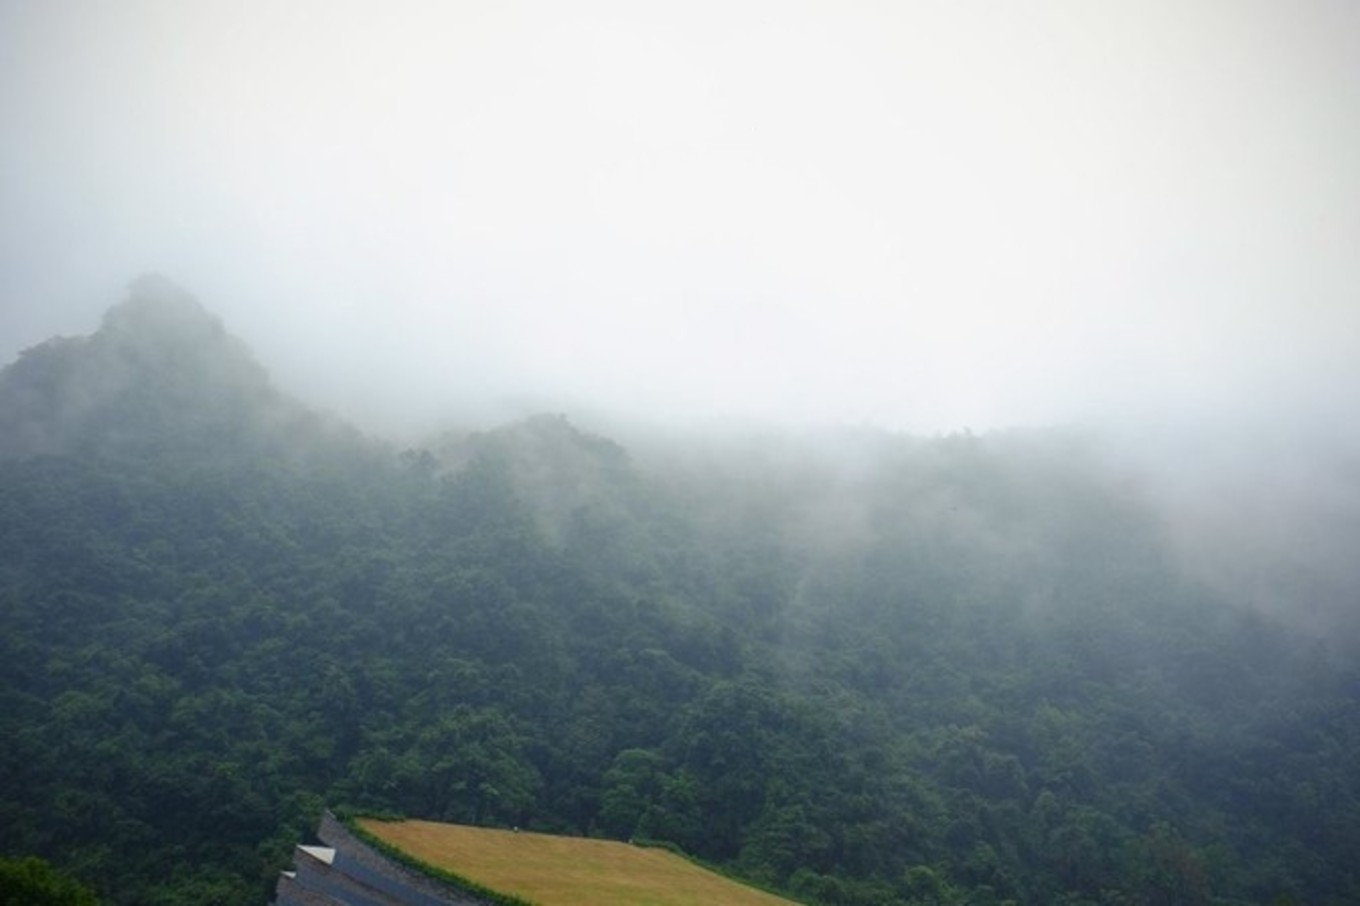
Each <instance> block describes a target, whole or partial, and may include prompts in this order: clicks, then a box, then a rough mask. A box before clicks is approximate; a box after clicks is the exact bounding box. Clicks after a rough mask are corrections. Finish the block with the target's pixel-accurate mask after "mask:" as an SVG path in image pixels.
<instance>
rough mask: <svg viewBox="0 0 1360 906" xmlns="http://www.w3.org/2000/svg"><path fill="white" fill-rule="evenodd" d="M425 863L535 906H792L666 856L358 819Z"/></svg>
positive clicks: (584, 842) (600, 844)
mask: <svg viewBox="0 0 1360 906" xmlns="http://www.w3.org/2000/svg"><path fill="white" fill-rule="evenodd" d="M359 825H360V826H361V827H362V828H363V829H364V830H366V831H368V832H369V833H371V834H373V835H374V836H376V837H378V838H379V839H381V840H384V841H386V842H387V843H390V844H392V845H393V846H396V847H399V848H400V849H402V850H404V851H405V852H406V853H408V854H409V855H412V856H414V857H416V858H417V859H420V860H421V861H422V862H426V863H428V864H430V865H434V866H436V867H438V868H442V869H444V870H445V871H450V872H453V873H454V874H457V875H459V876H461V877H464V878H467V879H468V880H470V881H475V882H476V883H478V884H481V885H482V886H484V887H487V888H490V889H491V890H498V891H500V892H501V893H508V894H514V895H515V896H519V897H523V898H524V899H526V900H530V901H532V902H534V903H536V904H538V906H790V904H791V901H790V900H785V899H781V898H780V897H777V896H774V895H773V894H768V893H764V892H762V891H759V890H755V889H754V888H751V887H745V886H743V885H741V884H738V883H737V882H736V881H731V880H728V879H727V878H724V877H722V876H721V875H717V874H714V873H713V872H710V871H706V870H704V869H702V868H700V867H699V866H697V865H693V864H691V863H689V862H687V861H685V860H684V859H682V858H680V857H679V856H676V855H674V854H672V853H669V852H666V851H664V850H660V849H647V848H643V847H638V846H632V845H630V844H627V843H616V842H613V841H610V840H588V839H583V838H579V837H554V836H549V835H547V834H531V833H525V832H519V833H516V832H514V831H506V830H492V829H489V828H478V827H463V826H460V825H456V824H437V823H435V822H433V821H377V820H374V819H370V818H363V819H360V820H359Z"/></svg>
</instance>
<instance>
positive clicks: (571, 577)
mask: <svg viewBox="0 0 1360 906" xmlns="http://www.w3.org/2000/svg"><path fill="white" fill-rule="evenodd" d="M0 454H3V456H0V776H3V777H4V778H5V782H4V784H3V787H0V855H6V856H13V857H23V856H30V855H32V856H40V857H42V858H45V859H48V860H50V861H51V862H53V863H54V864H55V865H56V866H57V867H58V868H59V869H60V870H61V871H63V872H64V873H67V874H69V875H72V876H74V877H76V878H79V879H80V880H81V881H82V882H84V883H86V884H88V885H90V886H91V887H93V888H94V889H95V890H96V891H97V893H98V894H99V896H100V897H101V900H102V901H103V902H106V903H114V904H119V903H125V904H134V903H136V904H149V906H157V904H211V903H224V904H227V903H229V904H238V903H252V902H253V903H263V902H266V901H267V899H268V897H269V892H270V890H271V889H272V884H273V878H274V876H275V874H276V872H277V871H278V870H279V869H280V868H282V867H284V866H285V865H286V864H287V862H288V861H289V858H290V850H291V847H292V845H293V844H294V843H296V842H298V841H300V840H302V839H304V838H305V837H306V836H307V834H308V831H309V829H310V828H311V827H312V826H313V824H314V822H315V820H316V818H317V815H318V814H319V811H320V809H321V808H322V807H323V804H330V805H347V806H351V807H354V808H358V809H367V810H386V811H391V812H397V813H403V814H407V815H410V816H413V817H422V818H431V819H437V820H445V821H453V822H463V823H471V824H480V825H493V826H495V825H500V826H509V825H517V826H520V827H523V828H526V829H528V828H532V829H539V830H545V831H559V832H568V833H573V834H583V835H598V836H607V837H613V838H618V839H625V838H628V837H637V838H647V839H651V840H660V841H669V842H671V843H673V844H676V845H678V846H679V847H681V848H683V849H684V850H685V851H686V852H689V853H691V854H693V855H695V856H697V857H699V858H702V859H704V860H707V861H710V862H712V863H715V864H719V865H722V866H725V867H726V868H728V869H729V870H732V871H734V872H737V873H740V874H742V875H743V876H746V877H749V878H751V879H753V880H755V881H757V882H761V883H764V884H766V885H770V886H773V887H776V888H778V889H782V890H785V891H788V892H789V893H790V895H792V896H794V897H796V898H799V899H802V900H805V901H808V902H811V903H818V904H828V906H857V904H866V906H867V904H885V906H888V904H894V906H901V904H918V903H919V904H925V903H965V902H966V903H979V904H986V903H1002V902H1006V901H1013V902H1017V903H1035V904H1038V903H1066V904H1091V903H1118V904H1178V903H1187V904H1195V903H1220V904H1226V903H1262V902H1272V901H1275V902H1282V903H1284V902H1296V903H1310V904H1311V903H1323V904H1325V903H1336V904H1340V903H1353V902H1360V872H1358V871H1357V867H1356V865H1357V863H1356V861H1355V858H1354V855H1355V853H1356V852H1360V801H1358V797H1360V710H1358V709H1357V689H1360V686H1357V681H1358V680H1360V676H1357V670H1356V667H1355V666H1354V665H1355V663H1356V662H1355V660H1354V659H1353V657H1352V655H1353V653H1354V652H1353V647H1352V646H1350V645H1349V643H1348V639H1347V638H1346V637H1344V636H1341V637H1337V636H1334V637H1333V638H1332V639H1330V640H1329V641H1328V643H1327V644H1323V643H1321V642H1319V641H1317V640H1316V639H1314V638H1311V637H1306V636H1303V635H1300V634H1298V633H1296V632H1295V631H1293V630H1291V629H1290V628H1289V625H1288V624H1287V623H1286V622H1284V621H1279V620H1274V619H1271V618H1267V617H1265V616H1262V615H1261V614H1259V613H1258V612H1256V611H1254V610H1252V609H1251V608H1249V607H1245V606H1240V605H1239V604H1238V603H1236V602H1234V601H1231V600H1227V599H1226V598H1225V596H1224V595H1222V594H1219V593H1215V592H1213V591H1211V590H1209V589H1208V588H1207V587H1205V586H1204V585H1203V584H1201V583H1199V582H1197V581H1195V580H1194V579H1192V578H1191V577H1190V576H1189V575H1188V574H1187V573H1186V572H1185V571H1184V570H1183V569H1182V568H1181V566H1180V564H1179V561H1178V559H1177V556H1176V553H1175V551H1174V549H1173V548H1172V546H1171V545H1170V544H1169V542H1168V541H1167V538H1166V533H1165V531H1164V530H1163V527H1162V525H1161V524H1160V522H1159V520H1158V518H1157V515H1156V512H1155V510H1154V509H1152V508H1151V507H1150V506H1149V505H1148V504H1147V502H1146V501H1145V499H1144V498H1143V496H1142V495H1141V494H1140V492H1139V490H1138V487H1137V485H1136V484H1130V483H1128V482H1125V481H1122V480H1121V479H1120V477H1119V476H1118V475H1116V474H1115V473H1114V472H1113V471H1112V470H1111V468H1110V467H1108V466H1107V465H1106V464H1105V463H1104V461H1103V460H1102V459H1101V458H1100V457H1099V456H1097V455H1095V454H1094V453H1093V452H1092V451H1091V449H1090V448H1089V446H1088V445H1086V444H1085V443H1083V442H1082V441H1081V440H1080V439H1079V438H1073V437H1070V436H1065V435H1061V434H1056V433H1037V434H1015V435H998V436H986V437H973V436H967V435H965V436H956V437H949V438H942V439H934V440H921V439H911V438H904V437H898V436H890V435H881V434H875V433H872V432H868V433H863V434H860V435H856V436H850V437H845V438H841V439H840V440H839V441H838V446H837V447H836V449H834V450H827V449H825V448H824V447H823V448H814V447H812V446H809V445H807V444H803V443H799V442H793V441H779V440H766V441H752V442H750V443H749V444H747V445H745V446H742V447H732V446H728V447H710V448H709V449H708V451H707V452H706V453H698V452H695V453H693V454H692V455H683V456H682V455H678V454H673V455H668V456H660V455H650V454H649V455H647V456H641V455H639V456H638V457H637V458H634V457H633V456H630V455H629V453H628V452H627V451H625V450H624V449H623V448H622V447H620V446H619V445H617V444H615V443H613V442H611V441H609V440H606V439H603V438H600V437H595V436H591V435H589V434H586V433H583V432H581V431H578V430H576V429H574V428H573V427H572V426H571V425H570V424H568V423H567V422H565V421H564V420H562V419H560V418H551V417H549V418H538V419H531V420H529V421H527V422H524V423H521V424H517V425H513V426H509V427H507V428H504V429H501V430H498V431H493V432H489V433H485V434H480V435H472V436H467V437H458V438H445V439H443V440H442V441H440V442H438V443H432V444H431V445H429V447H428V449H421V450H413V451H407V452H405V453H400V454H399V453H395V452H389V451H387V450H386V449H384V448H383V447H381V446H379V445H377V444H373V443H371V442H369V441H366V440H364V439H362V438H361V437H359V436H358V435H357V434H355V433H354V432H351V431H348V430H346V429H343V428H341V427H336V426H334V425H331V424H328V423H327V422H325V421H324V420H322V419H318V418H316V417H314V416H311V415H309V414H308V413H306V412H305V411H304V410H302V409H301V407H299V406H296V405H295V404H293V403H290V402H289V401H287V400H286V399H284V398H282V397H280V396H278V395H277V394H276V393H275V392H274V391H273V390H272V388H270V387H269V385H268V382H267V380H265V379H264V377H263V373H262V372H260V371H259V369H258V368H257V367H256V366H255V365H254V364H253V362H251V361H250V359H249V356H248V355H247V354H246V353H245V352H244V351H243V350H241V349H240V348H239V347H238V346H237V344H235V343H234V341H231V340H230V338H229V337H227V336H225V335H224V334H223V333H222V332H221V330H220V328H219V327H217V326H216V325H215V324H214V322H212V320H211V319H210V318H207V316H206V315H203V313H202V312H201V311H198V310H197V309H196V308H195V307H194V306H193V305H192V303H189V302H187V301H184V300H178V299H177V298H175V297H174V295H173V293H169V292H168V291H166V290H165V289H164V288H157V287H151V288H146V287H143V288H142V295H141V296H140V297H138V298H134V300H133V301H132V302H130V303H127V304H125V305H124V306H122V307H120V308H119V309H116V310H115V311H114V312H112V313H111V315H110V318H109V320H108V322H107V324H106V327H105V329H104V330H102V331H101V332H100V333H99V334H98V335H96V336H94V337H92V338H89V339H86V340H78V341H63V342H61V343H56V344H52V345H48V346H44V347H40V348H39V349H37V350H34V351H31V352H30V353H28V354H26V355H25V356H24V357H23V358H21V359H20V360H19V361H18V362H17V363H15V364H14V365H12V366H11V367H10V368H9V369H8V370H7V371H6V372H5V373H4V376H3V379H2V380H0ZM1299 587H1301V588H1306V583H1300V584H1299Z"/></svg>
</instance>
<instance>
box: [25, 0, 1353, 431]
mask: <svg viewBox="0 0 1360 906" xmlns="http://www.w3.org/2000/svg"><path fill="white" fill-rule="evenodd" d="M0 130H3V133H2V134H0V359H3V361H9V360H10V359H12V358H13V356H14V355H15V353H16V352H17V351H18V350H19V349H22V348H24V347H26V346H29V345H32V344H34V343H36V342H38V341H40V340H42V339H45V338H46V337H47V336H50V335H52V334H54V333H86V332H89V331H91V330H93V329H94V328H95V326H96V325H97V323H98V316H99V313H100V312H101V311H102V310H103V309H104V308H105V307H107V306H108V305H109V304H111V303H112V302H115V301H117V300H118V299H119V298H121V297H122V295H123V294H124V288H125V286H126V285H127V283H128V282H129V281H130V280H131V279H132V278H133V277H134V276H136V275H137V274H139V273H141V272H144V271H160V272H163V273H165V274H167V275H168V276H170V277H172V278H173V279H175V280H177V281H178V282H180V283H182V284H183V285H185V286H186V287H188V288H189V289H190V290H192V291H193V292H194V293H195V294H197V295H198V296H199V298H200V299H201V300H202V301H203V302H204V304H205V305H207V306H208V307H209V308H211V309H212V310H214V311H216V312H217V313H218V314H220V315H221V316H222V317H223V318H224V320H225V321H226V322H227V324H228V326H229V327H230V328H231V329H232V330H233V331H234V332H236V333H237V334H239V335H240V336H242V337H243V338H245V339H246V340H247V341H248V342H249V343H250V344H251V345H252V346H253V347H254V348H255V349H256V351H257V353H258V355H259V357H260V358H261V360H262V361H263V362H264V363H265V364H266V365H267V366H268V367H269V368H270V369H271V371H273V372H274V374H275V376H276V378H277V379H278V381H279V382H280V383H281V384H283V385H284V386H285V388H286V389H289V390H291V391H292V392H294V393H296V394H297V395H300V396H302V397H303V398H304V399H307V400H308V401H311V402H314V403H318V404H321V405H325V406H328V407H330V408H333V409H336V410H338V411H340V412H343V413H346V414H351V415H356V416H359V417H362V418H365V419H368V420H369V421H370V423H373V420H374V419H377V420H378V421H380V422H382V423H385V424H389V425H399V424H410V423H411V421H412V420H413V419H414V420H417V421H419V420H428V421H433V420H435V419H436V418H437V417H438V416H440V415H441V414H445V413H447V412H449V411H452V410H454V409H457V410H459V411H460V412H461V413H462V414H463V416H464V417H473V418H479V419H485V418H491V417H495V416H497V415H500V414H502V413H505V412H508V411H510V410H506V409H502V408H501V407H503V406H507V405H508V406H510V407H511V409H513V408H514V407H516V406H526V405H527V406H529V407H531V408H538V407H542V406H549V407H554V408H563V409H567V410H571V409H572V408H573V407H576V406H580V405H589V406H592V407H598V408H604V409H617V410H622V411H625V412H632V413H638V412H651V413H653V414H657V413H660V414H662V415H663V416H665V417H678V418H681V419H689V420H693V419H699V420H703V419H707V418H711V417H718V418H725V417H732V416H746V415H759V416H762V417H764V418H767V419H775V420H793V421H805V420H812V421H818V422H828V421H830V422H851V423H856V422H861V421H871V422H877V423H882V424H886V425H889V426H895V427H906V428H911V429H917V430H929V431H934V430H949V429H953V428H957V427H962V426H970V427H973V428H975V429H978V428H986V427H989V426H995V425H1002V424H1012V423H1034V422H1048V421H1053V420H1064V419H1071V418H1085V417H1089V416H1090V415H1091V414H1092V412H1095V411H1106V412H1109V411H1117V412H1130V413H1132V412H1137V413H1139V414H1142V415H1148V414H1155V413H1160V412H1165V413H1168V414H1170V415H1174V416H1176V417H1179V418H1186V417H1190V418H1198V417H1220V416H1222V415H1223V414H1224V413H1231V412H1234V411H1238V410H1242V409H1244V408H1251V407H1255V406H1257V405H1259V404H1262V403H1265V404H1268V407H1270V408H1272V409H1274V410H1277V411H1290V412H1299V411H1304V412H1309V413H1310V414H1312V415H1316V416H1317V417H1320V418H1332V419H1351V420H1354V417H1353V416H1351V415H1350V413H1351V411H1352V410H1354V409H1355V407H1356V405H1357V402H1356V401H1357V400H1360V4H1357V3H1354V2H1351V0H1336V2H1321V0H1287V2H1286V0H1271V2H1251V0H1222V2H1218V0H1198V2H1197V0H1167V2H1158V0H1138V2H1093V0H1072V2H1056V0H1037V2H1027V3H1004V2H976V3H974V2H967V0H963V2H960V0H948V2H945V0H940V2H928V3H911V2H881V3H880V2H855V0H837V2H824V3H821V2H793V0H782V2H769V3H765V2H755V0H723V2H714V3H708V2H696V0H686V2H684V3H666V4H662V3H646V2H619V3H603V2H591V0H585V2H556V3H555V2H543V3H517V2H507V0H495V2H485V3H458V2H446V3H428V4H420V3H398V2H390V0H388V2H382V3H377V2H374V3H369V4H359V3H341V2H335V0H326V2H316V3H301V2H297V3H286V2H279V0H270V2H242V0H234V2H230V3H215V2H204V0H195V2H178V0H166V2H150V0H118V2H100V3H95V2H62V0H44V2H38V0H0Z"/></svg>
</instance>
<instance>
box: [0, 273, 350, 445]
mask: <svg viewBox="0 0 1360 906" xmlns="http://www.w3.org/2000/svg"><path fill="white" fill-rule="evenodd" d="M337 429H338V426H337V425H335V424H333V423H332V424H329V425H327V424H323V420H322V419H321V418H319V417H318V416H316V415H315V414H313V413H311V412H309V411H308V410H307V409H306V408H304V407H303V406H302V405H301V404H299V403H297V402H295V401H294V400H292V399H290V398H289V397H287V396H285V395H284V394H282V393H280V392H279V391H278V390H277V389H276V388H275V387H274V386H273V384H272V383H271V381H270V378H269V374H268V373H267V372H266V370H265V369H264V368H263V367H262V366H261V365H260V364H259V363H258V362H257V361H256V360H255V358H254V356H253V355H252V353H251V352H250V350H249V349H248V348H247V347H246V346H245V344H243V343H242V342H241V341H240V340H239V339H237V338H236V337H234V336H232V335H231V334H230V333H228V332H227V330H226V329H225V328H224V326H223V324H222V322H221V320H220V319H219V318H217V317H216V316H214V315H212V314H210V313H209V312H208V311H207V310H206V309H204V308H203V306H202V305H201V304H200V303H199V302H198V301H197V300H196V299H195V298H194V297H193V296H192V295H190V294H189V293H188V292H187V291H185V290H184V289H182V288H180V287H179V286H177V285H176V284H174V283H173V282H171V281H170V280H168V279H166V278H164V277H160V276H155V275H149V276H144V277H141V278H139V279H137V280H136V281H134V282H133V283H132V285H131V287H130V290H129V293H128V296H127V298H126V299H125V300H124V301H123V302H121V303H119V304H117V305H115V306H113V307H112V308H110V309H109V310H108V311H107V313H106V314H105V315H104V318H103V321H102V324H101V325H100V328H99V330H98V331H96V332H95V333H94V334H93V335H91V336H88V337H64V338H54V339H51V340H48V341H47V342H45V343H42V344H40V345H38V346H35V347H33V348H31V349H28V350H25V351H24V352H23V353H22V354H21V355H20V356H19V358H18V360H17V361H15V362H13V363H11V364H9V365H8V366H7V367H5V369H4V370H3V372H0V456H9V457H23V456H32V455H38V454H76V453H81V452H86V453H94V452H97V453H102V454H108V455H112V454H122V455H137V454H145V453H154V452H158V451H163V450H178V451H179V452H181V453H184V454H195V455H199V456H204V457H209V458H211V457H214V456H218V455H221V454H222V453H223V451H225V450H234V449H237V448H241V447H249V446H258V447H261V448H265V447H272V448H274V449H275V450H281V449H282V448H284V447H289V448H292V449H294V450H301V449H303V448H305V447H306V446H307V445H308V438H309V437H310V438H312V439H317V438H318V437H319V435H320V434H321V433H323V432H324V431H326V430H337Z"/></svg>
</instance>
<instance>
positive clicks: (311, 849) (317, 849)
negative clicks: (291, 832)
mask: <svg viewBox="0 0 1360 906" xmlns="http://www.w3.org/2000/svg"><path fill="white" fill-rule="evenodd" d="M298 849H300V850H302V851H303V852H305V853H306V854H307V855H309V856H311V857H312V858H313V859H316V860H317V861H318V862H325V863H326V864H327V865H330V864H331V863H332V862H334V861H335V850H334V849H332V848H331V847H329V846H299V847H298Z"/></svg>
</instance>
